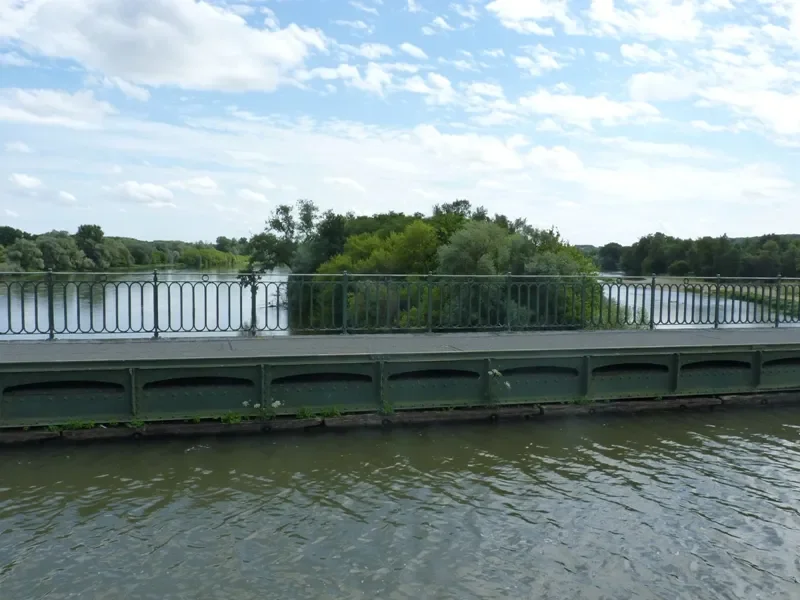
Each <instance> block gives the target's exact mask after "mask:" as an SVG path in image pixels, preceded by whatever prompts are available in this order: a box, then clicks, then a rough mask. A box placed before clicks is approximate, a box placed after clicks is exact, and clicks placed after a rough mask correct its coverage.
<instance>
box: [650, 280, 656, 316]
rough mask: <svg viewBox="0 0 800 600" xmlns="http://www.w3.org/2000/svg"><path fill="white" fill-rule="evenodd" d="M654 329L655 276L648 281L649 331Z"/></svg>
mask: <svg viewBox="0 0 800 600" xmlns="http://www.w3.org/2000/svg"><path fill="white" fill-rule="evenodd" d="M655 327H656V274H655V273H653V277H652V279H651V280H650V329H655Z"/></svg>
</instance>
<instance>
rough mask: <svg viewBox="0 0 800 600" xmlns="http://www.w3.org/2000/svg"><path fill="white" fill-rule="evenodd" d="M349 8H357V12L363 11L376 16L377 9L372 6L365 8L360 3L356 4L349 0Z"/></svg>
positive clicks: (365, 6) (364, 5)
mask: <svg viewBox="0 0 800 600" xmlns="http://www.w3.org/2000/svg"><path fill="white" fill-rule="evenodd" d="M350 6H352V7H353V8H357V9H358V10H361V11H364V12H365V13H369V14H371V15H375V16H376V17H377V16H378V9H377V8H375V7H374V6H367V5H366V4H363V3H361V2H356V1H355V0H350Z"/></svg>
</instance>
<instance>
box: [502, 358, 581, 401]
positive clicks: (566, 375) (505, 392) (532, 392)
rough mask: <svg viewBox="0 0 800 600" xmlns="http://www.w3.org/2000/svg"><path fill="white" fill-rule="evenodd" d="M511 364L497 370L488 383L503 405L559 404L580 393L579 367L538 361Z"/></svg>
mask: <svg viewBox="0 0 800 600" xmlns="http://www.w3.org/2000/svg"><path fill="white" fill-rule="evenodd" d="M513 364H514V366H506V365H502V366H501V368H500V369H498V371H499V372H500V374H501V376H500V377H499V378H497V377H495V380H493V381H492V382H491V385H492V386H493V387H494V390H493V391H494V393H499V394H500V397H501V398H502V399H503V401H504V402H509V401H513V402H519V403H542V402H561V401H564V400H567V399H572V398H576V397H578V396H579V395H580V393H581V376H580V367H579V366H577V365H572V364H565V363H561V364H559V363H556V364H548V363H547V362H542V361H536V362H535V363H534V364H524V363H521V362H520V361H516V362H515V363H513ZM504 387H505V388H506V389H503V388H504Z"/></svg>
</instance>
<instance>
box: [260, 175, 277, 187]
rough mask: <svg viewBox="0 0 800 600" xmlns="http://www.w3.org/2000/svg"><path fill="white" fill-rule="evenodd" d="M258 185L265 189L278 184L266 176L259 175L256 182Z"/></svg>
mask: <svg viewBox="0 0 800 600" xmlns="http://www.w3.org/2000/svg"><path fill="white" fill-rule="evenodd" d="M257 185H258V187H260V188H262V189H265V190H274V189H276V188H277V187H278V186H277V185H275V184H274V183H272V181H271V180H270V179H268V178H266V177H259V178H258V182H257Z"/></svg>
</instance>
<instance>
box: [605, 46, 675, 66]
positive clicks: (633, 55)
mask: <svg viewBox="0 0 800 600" xmlns="http://www.w3.org/2000/svg"><path fill="white" fill-rule="evenodd" d="M619 53H620V54H621V55H622V58H624V59H626V60H627V61H629V62H631V63H650V64H654V65H660V64H663V63H664V62H665V61H667V60H671V61H672V60H675V59H676V58H677V57H676V56H675V53H674V52H672V51H671V50H668V51H667V52H666V53H664V54H661V53H660V52H658V51H657V50H654V49H653V48H651V47H650V46H647V45H645V44H622V45H621V46H620V47H619Z"/></svg>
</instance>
